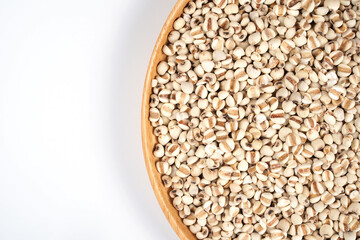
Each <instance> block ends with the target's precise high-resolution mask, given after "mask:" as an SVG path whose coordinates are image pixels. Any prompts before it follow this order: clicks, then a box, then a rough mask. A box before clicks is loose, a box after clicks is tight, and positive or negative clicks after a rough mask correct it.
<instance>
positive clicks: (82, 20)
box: [0, 0, 178, 240]
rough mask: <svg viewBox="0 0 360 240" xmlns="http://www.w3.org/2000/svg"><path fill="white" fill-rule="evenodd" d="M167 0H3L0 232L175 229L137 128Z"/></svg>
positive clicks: (102, 235)
mask: <svg viewBox="0 0 360 240" xmlns="http://www.w3.org/2000/svg"><path fill="white" fill-rule="evenodd" d="M175 2H176V1H175V0H171V1H170V0H11V1H5V0H3V1H0V239H2V240H15V239H19V240H20V239H21V240H23V239H27V240H32V239H36V240H50V239H51V240H58V239H59V240H65V239H66V240H72V239H74V240H82V239H84V240H85V239H86V240H100V239H101V240H107V239H117V240H119V239H147V240H152V239H154V240H155V239H156V240H165V239H166V240H172V239H178V238H177V236H176V235H175V233H174V232H173V230H172V229H171V227H170V225H169V224H168V223H167V221H166V219H165V217H164V215H163V213H162V211H161V209H160V207H159V206H158V203H157V201H156V199H155V195H154V194H153V192H152V189H151V186H150V183H149V180H148V176H147V173H146V169H145V165H144V161H143V156H142V150H141V137H140V103H141V95H142V88H143V82H144V78H145V72H146V68H147V65H148V61H149V58H150V55H151V52H152V49H153V46H154V44H155V41H156V38H157V36H158V34H159V32H160V29H161V27H162V25H163V23H164V22H165V20H166V17H167V15H168V14H169V12H170V10H171V9H172V7H173V5H174V3H175Z"/></svg>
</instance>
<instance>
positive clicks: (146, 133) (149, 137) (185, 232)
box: [141, 0, 196, 240]
mask: <svg viewBox="0 0 360 240" xmlns="http://www.w3.org/2000/svg"><path fill="white" fill-rule="evenodd" d="M188 2H190V0H178V2H177V3H176V5H175V7H174V8H173V10H172V11H171V13H170V15H169V17H168V18H167V20H166V22H165V24H164V26H163V28H162V30H161V32H160V35H159V37H158V39H157V42H156V44H155V48H154V51H153V53H152V56H151V59H150V63H149V67H148V70H147V73H146V79H145V84H144V91H143V99H142V106H141V133H142V144H143V152H144V158H145V163H146V168H147V171H148V174H149V178H150V182H151V185H152V187H153V189H154V192H155V195H156V198H157V200H158V202H159V204H160V207H161V209H162V210H163V212H164V214H165V216H166V218H167V219H168V221H169V223H170V225H171V226H172V228H173V229H174V230H175V232H176V233H177V235H178V236H179V238H180V239H181V240H196V237H195V236H194V234H192V233H191V231H190V230H189V228H188V227H187V226H186V225H185V224H184V223H183V222H182V219H181V218H180V217H179V214H178V211H177V210H176V209H175V208H174V206H173V205H172V200H171V198H170V196H169V194H168V192H169V189H167V188H165V187H164V186H163V184H162V181H161V174H160V173H158V171H157V170H156V167H155V162H156V161H157V158H156V157H155V156H154V155H153V149H154V146H155V144H156V143H157V140H156V138H155V136H154V134H153V127H152V126H151V124H150V121H149V108H150V107H149V100H150V95H151V92H152V88H151V80H152V79H154V78H155V76H156V74H157V73H156V67H157V64H158V63H159V62H160V61H162V60H164V59H165V58H166V56H165V54H163V52H162V46H163V45H164V44H165V43H166V42H167V37H168V34H169V33H170V31H171V30H173V23H174V21H175V20H176V18H178V17H179V16H180V15H181V14H182V13H183V9H184V7H185V6H186V4H187V3H188Z"/></svg>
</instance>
